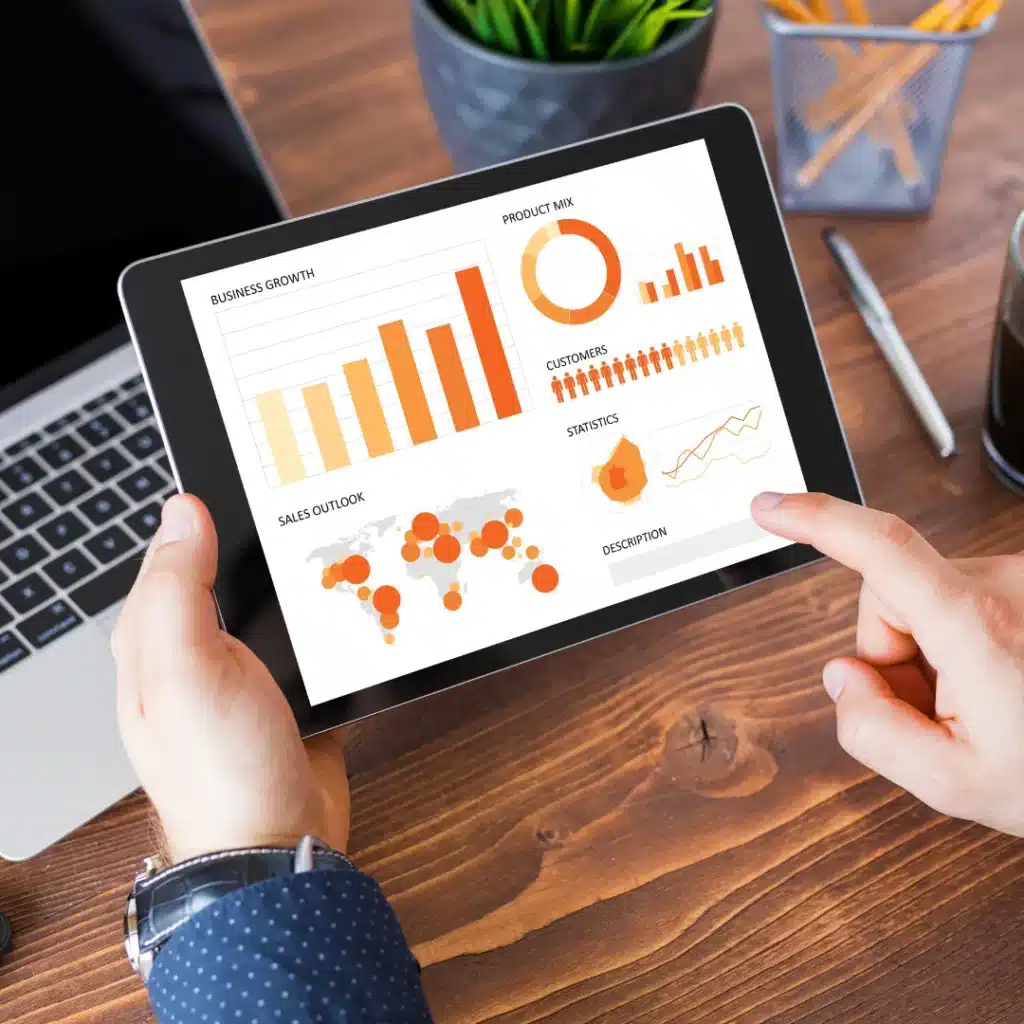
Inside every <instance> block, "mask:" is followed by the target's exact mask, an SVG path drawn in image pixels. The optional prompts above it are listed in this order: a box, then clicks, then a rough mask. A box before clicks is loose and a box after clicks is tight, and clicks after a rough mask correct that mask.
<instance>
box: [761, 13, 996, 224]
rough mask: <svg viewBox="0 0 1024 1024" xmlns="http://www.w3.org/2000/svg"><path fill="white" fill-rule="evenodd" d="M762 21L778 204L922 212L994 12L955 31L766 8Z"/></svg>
mask: <svg viewBox="0 0 1024 1024" xmlns="http://www.w3.org/2000/svg"><path fill="white" fill-rule="evenodd" d="M763 17H764V22H765V24H766V25H767V27H768V30H769V32H770V33H771V40H772V81H773V87H774V101H775V124H776V134H777V138H778V187H779V195H780V198H781V202H782V205H783V207H784V208H785V209H786V210H792V211H794V212H802V213H846V214H874V215H879V214H882V215H890V216H920V215H922V214H925V213H927V212H928V211H929V210H930V208H931V205H932V201H933V199H934V197H935V193H936V191H937V189H938V186H939V175H940V172H941V169H942V158H943V155H944V154H945V150H946V140H947V138H948V136H949V129H950V125H951V124H952V121H953V114H954V112H955V110H956V104H957V99H958V98H959V95H960V90H961V88H962V86H963V82H964V76H965V74H966V72H967V64H968V61H969V60H970V56H971V51H972V50H973V48H974V44H975V43H976V42H977V40H978V39H980V38H981V37H982V36H984V35H987V34H988V32H990V31H991V30H992V27H993V25H994V24H995V17H990V18H989V19H987V20H986V21H985V22H984V23H983V24H981V25H979V26H978V27H977V28H974V29H971V30H969V31H964V32H956V33H926V32H919V31H917V30H915V29H910V28H902V27H889V26H874V25H872V26H857V25H845V24H827V25H822V24H818V25H806V24H799V23H797V22H794V21H790V20H788V19H785V18H782V17H779V16H778V15H776V14H774V13H773V12H771V11H767V10H766V11H765V12H764V15H763ZM880 97H886V98H885V99H884V101H880ZM871 111H874V112H871ZM861 122H863V123H864V126H863V127H862V128H859V129H858V130H856V131H854V129H855V128H856V127H857V125H858V124H860V123H861Z"/></svg>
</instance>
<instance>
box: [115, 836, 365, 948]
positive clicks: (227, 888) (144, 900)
mask: <svg viewBox="0 0 1024 1024" xmlns="http://www.w3.org/2000/svg"><path fill="white" fill-rule="evenodd" d="M312 854H313V856H312V867H313V869H314V870H318V871H324V870H327V871H339V870H346V869H351V870H354V868H353V865H352V862H351V861H350V860H349V859H348V858H347V857H346V856H345V855H344V854H342V853H338V852H337V851H336V850H331V849H329V848H327V847H318V848H317V849H314V850H313V851H312ZM295 873H296V855H295V849H294V848H292V847H275V846H267V847H256V848H252V849H247V850H227V851H224V852H222V853H210V854H204V855H203V856H201V857H194V858H192V859H191V860H186V861H182V863H180V864H175V865H174V867H171V868H168V869H166V870H165V871H161V872H160V873H159V874H155V875H152V876H149V877H145V876H141V877H140V878H139V879H138V880H137V881H136V883H135V888H134V891H133V896H134V899H135V917H136V929H137V933H138V952H139V953H140V954H146V953H155V952H156V951H157V950H158V949H159V948H160V947H161V946H162V945H163V944H164V943H165V942H166V941H167V940H168V939H169V938H170V936H171V935H172V934H173V933H174V931H175V930H176V929H177V928H179V927H180V926H181V925H183V924H184V923H185V922H186V921H188V920H189V919H190V918H192V917H194V916H195V915H196V914H198V913H199V912H200V911H201V910H204V909H205V908H206V907H208V906H209V905H210V904H211V903H213V902H215V901H216V900H218V899H220V898H221V897H222V896H227V895H228V894H229V893H232V892H235V891H236V890H238V889H241V888H243V887H244V886H247V885H252V884H253V883H254V882H262V881H265V880H266V879H268V878H281V877H284V876H288V875H293V874H295Z"/></svg>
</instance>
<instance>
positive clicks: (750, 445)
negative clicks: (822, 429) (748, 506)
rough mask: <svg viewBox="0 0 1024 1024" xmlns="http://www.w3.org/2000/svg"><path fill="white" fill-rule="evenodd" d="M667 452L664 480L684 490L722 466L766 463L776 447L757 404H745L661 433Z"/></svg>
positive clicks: (663, 465)
mask: <svg viewBox="0 0 1024 1024" xmlns="http://www.w3.org/2000/svg"><path fill="white" fill-rule="evenodd" d="M658 440H659V442H660V447H661V449H662V451H663V452H664V458H663V463H662V470H661V477H662V479H663V481H664V482H665V484H666V485H667V486H668V487H680V486H682V485H684V484H688V483H692V482H693V481H694V480H697V479H699V478H700V477H702V476H704V474H705V473H707V472H708V471H709V470H710V469H711V468H712V467H714V466H716V465H718V464H729V463H731V464H733V465H736V466H744V465H747V464H748V463H751V462H755V461H757V460H758V459H763V458H764V457H765V456H766V455H767V454H768V451H769V449H770V448H771V446H772V442H771V437H770V436H769V434H768V432H767V430H766V429H765V427H764V415H763V410H762V408H761V406H760V405H758V404H757V403H756V402H744V403H740V404H738V405H736V406H733V407H731V408H729V409H723V410H720V411H719V412H716V413H710V414H709V415H707V416H701V417H699V418H698V419H695V420H689V421H687V422H685V423H680V424H678V425H677V426H674V427H669V428H667V429H666V430H663V431H661V432H660V436H659V439H658Z"/></svg>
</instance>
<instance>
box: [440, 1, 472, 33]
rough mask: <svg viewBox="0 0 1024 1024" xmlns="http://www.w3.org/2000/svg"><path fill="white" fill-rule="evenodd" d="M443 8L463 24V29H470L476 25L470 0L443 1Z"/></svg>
mask: <svg viewBox="0 0 1024 1024" xmlns="http://www.w3.org/2000/svg"><path fill="white" fill-rule="evenodd" d="M444 3H445V6H446V7H447V8H448V10H449V11H451V12H452V14H454V15H455V17H456V18H458V19H460V20H461V21H463V22H465V25H464V26H463V27H464V28H470V29H472V28H473V27H474V26H475V24H476V12H475V11H474V9H473V5H472V4H471V3H470V0H444Z"/></svg>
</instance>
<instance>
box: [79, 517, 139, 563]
mask: <svg viewBox="0 0 1024 1024" xmlns="http://www.w3.org/2000/svg"><path fill="white" fill-rule="evenodd" d="M85 546H86V547H87V548H88V549H89V553H90V554H92V555H94V556H95V557H96V558H98V559H99V560H100V561H101V562H112V561H113V560H114V559H115V558H120V556H121V555H126V554H127V553H128V552H129V551H133V550H134V549H135V548H136V547H138V543H137V542H136V541H134V540H132V539H131V537H129V536H128V534H127V533H125V532H124V530H122V529H121V527H120V526H116V525H115V526H108V527H107V528H106V529H105V530H103V531H102V532H101V533H97V534H96V536H95V537H90V538H89V539H88V540H87V541H86V542H85Z"/></svg>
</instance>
